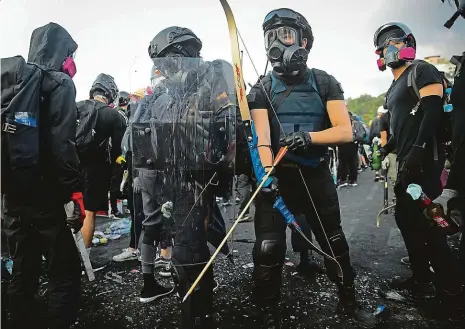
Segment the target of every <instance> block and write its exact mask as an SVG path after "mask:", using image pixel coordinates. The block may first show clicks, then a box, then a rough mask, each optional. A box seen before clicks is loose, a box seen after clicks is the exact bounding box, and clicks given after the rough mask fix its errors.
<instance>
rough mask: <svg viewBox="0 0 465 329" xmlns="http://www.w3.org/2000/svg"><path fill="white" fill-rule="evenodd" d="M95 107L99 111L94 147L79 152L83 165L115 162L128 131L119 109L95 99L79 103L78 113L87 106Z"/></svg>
mask: <svg viewBox="0 0 465 329" xmlns="http://www.w3.org/2000/svg"><path fill="white" fill-rule="evenodd" d="M89 106H92V107H95V108H96V109H97V111H98V115H97V122H96V124H95V136H94V140H93V147H92V149H91V151H89V153H86V154H79V158H80V160H81V163H82V165H83V166H91V165H92V164H95V163H104V162H111V163H114V162H115V161H116V159H117V158H118V157H119V156H120V155H121V141H122V140H123V135H124V132H125V131H126V126H127V125H126V120H127V119H126V118H125V117H123V115H122V114H120V113H119V111H118V110H117V109H114V108H111V107H110V106H108V105H106V104H104V103H102V102H99V101H97V100H95V99H90V100H85V101H80V102H78V103H77V109H78V115H79V113H81V112H83V111H85V110H84V109H85V108H86V107H89Z"/></svg>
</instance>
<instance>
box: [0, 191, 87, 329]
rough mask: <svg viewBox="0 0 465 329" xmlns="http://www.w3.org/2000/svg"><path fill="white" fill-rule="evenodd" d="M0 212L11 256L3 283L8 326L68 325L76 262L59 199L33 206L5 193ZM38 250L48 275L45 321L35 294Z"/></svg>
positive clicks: (77, 281) (75, 295)
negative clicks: (6, 284) (52, 203)
mask: <svg viewBox="0 0 465 329" xmlns="http://www.w3.org/2000/svg"><path fill="white" fill-rule="evenodd" d="M3 217H4V222H5V232H6V235H7V239H8V245H9V249H10V253H11V257H12V259H13V273H12V278H11V281H10V286H9V289H8V296H9V299H10V314H11V321H12V328H15V329H35V328H44V327H46V328H52V329H58V328H59V329H64V328H69V326H70V325H71V324H73V323H74V322H75V320H76V316H77V311H78V300H79V296H80V288H81V262H80V259H79V255H78V250H77V248H76V245H75V243H74V239H73V237H72V234H71V230H70V229H69V228H68V227H67V226H66V222H65V212H64V208H63V205H60V206H58V205H57V206H56V208H55V209H53V208H50V207H49V208H48V209H43V208H42V209H40V208H39V209H37V208H36V209H34V208H33V207H30V205H28V204H24V203H23V202H18V200H9V199H8V197H7V196H4V198H3ZM42 255H43V256H45V258H46V267H47V274H48V280H49V285H48V296H49V302H48V312H47V315H46V320H47V323H46V326H44V324H43V323H41V318H42V317H43V312H42V311H41V309H42V308H41V307H40V305H37V300H36V294H37V290H38V288H39V276H40V272H41V268H42Z"/></svg>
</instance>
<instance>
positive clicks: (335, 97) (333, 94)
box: [326, 75, 344, 101]
mask: <svg viewBox="0 0 465 329" xmlns="http://www.w3.org/2000/svg"><path fill="white" fill-rule="evenodd" d="M328 77H329V84H328V96H327V99H326V101H343V100H344V90H343V89H342V86H341V84H340V83H339V81H337V80H336V78H335V77H333V76H332V75H329V76H328Z"/></svg>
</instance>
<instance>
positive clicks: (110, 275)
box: [105, 273, 123, 283]
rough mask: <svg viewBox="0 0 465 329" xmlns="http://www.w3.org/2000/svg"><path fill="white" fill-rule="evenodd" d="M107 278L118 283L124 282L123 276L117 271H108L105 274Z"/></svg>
mask: <svg viewBox="0 0 465 329" xmlns="http://www.w3.org/2000/svg"><path fill="white" fill-rule="evenodd" d="M105 279H108V280H112V281H114V282H117V283H123V277H122V276H121V275H118V274H116V273H107V274H105Z"/></svg>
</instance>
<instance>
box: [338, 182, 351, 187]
mask: <svg viewBox="0 0 465 329" xmlns="http://www.w3.org/2000/svg"><path fill="white" fill-rule="evenodd" d="M347 185H349V183H347V182H346V181H339V182H338V184H337V188H341V187H344V186H347Z"/></svg>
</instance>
